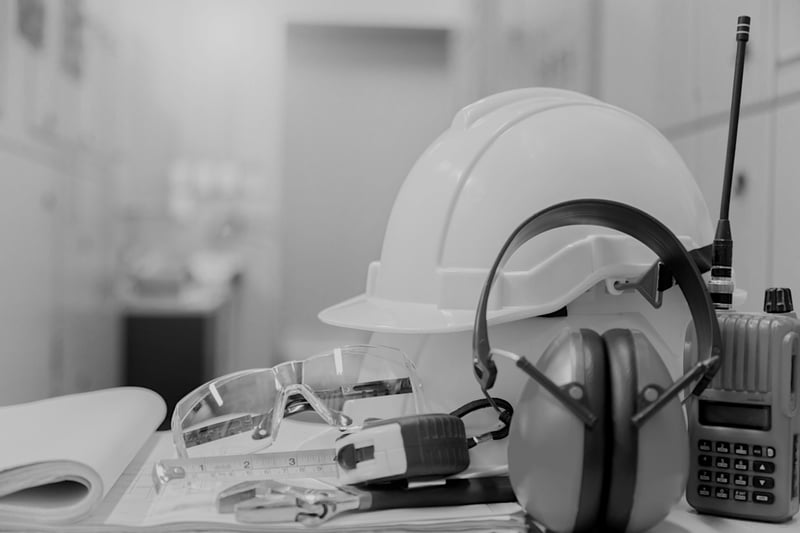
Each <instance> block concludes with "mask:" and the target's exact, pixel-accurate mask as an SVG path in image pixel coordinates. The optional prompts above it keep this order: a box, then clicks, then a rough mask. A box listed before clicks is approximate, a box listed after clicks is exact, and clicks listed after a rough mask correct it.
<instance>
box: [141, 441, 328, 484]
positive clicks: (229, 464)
mask: <svg viewBox="0 0 800 533" xmlns="http://www.w3.org/2000/svg"><path fill="white" fill-rule="evenodd" d="M253 477H265V478H278V479H281V478H283V479H287V478H298V477H314V478H337V477H338V469H337V467H336V450H335V449H333V448H326V449H319V450H299V451H296V452H273V453H260V454H249V455H227V456H214V457H193V458H189V459H162V460H161V461H159V462H158V463H156V464H155V465H154V467H153V483H154V485H155V487H156V491H159V490H160V489H161V488H163V486H164V485H166V484H167V483H169V482H170V481H174V480H178V479H185V480H190V481H191V480H192V479H201V478H211V479H216V478H227V479H237V478H242V479H251V478H253Z"/></svg>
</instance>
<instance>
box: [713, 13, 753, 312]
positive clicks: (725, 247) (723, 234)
mask: <svg viewBox="0 0 800 533" xmlns="http://www.w3.org/2000/svg"><path fill="white" fill-rule="evenodd" d="M749 38H750V17H747V16H741V17H739V20H738V21H737V23H736V66H735V68H734V72H733V94H732V95H731V114H730V122H729V123H728V148H727V152H726V154H725V171H724V180H723V183H722V201H721V202H720V208H719V220H718V221H717V231H716V234H715V235H714V243H713V244H712V245H711V280H710V282H709V292H710V293H711V301H712V302H713V303H714V308H716V309H730V308H731V307H732V306H733V289H734V283H733V236H732V234H731V222H730V218H729V215H730V206H731V184H732V182H733V162H734V159H735V157H736V136H737V133H738V130H739V108H740V107H741V103H742V77H743V75H744V60H745V48H746V46H747V41H748V40H749Z"/></svg>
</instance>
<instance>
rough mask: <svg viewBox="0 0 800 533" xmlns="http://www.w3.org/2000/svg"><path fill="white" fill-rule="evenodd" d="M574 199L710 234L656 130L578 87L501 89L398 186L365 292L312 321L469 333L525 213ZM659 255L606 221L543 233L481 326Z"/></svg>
mask: <svg viewBox="0 0 800 533" xmlns="http://www.w3.org/2000/svg"><path fill="white" fill-rule="evenodd" d="M576 198H604V199H611V200H617V201H620V202H624V203H627V204H630V205H633V206H635V207H638V208H640V209H642V210H644V211H645V212H647V213H649V214H651V215H653V216H654V217H655V218H657V219H658V220H660V221H661V222H663V223H664V224H665V225H666V226H667V227H669V228H670V229H671V230H672V231H673V232H674V233H675V234H676V235H677V236H678V237H679V239H680V240H681V242H682V243H683V244H684V246H685V247H686V248H687V249H690V250H691V249H695V248H699V247H701V246H704V245H707V244H709V243H711V241H712V239H713V228H712V224H711V219H710V217H709V213H708V208H707V206H706V204H705V201H704V199H703V196H702V194H701V192H700V190H699V188H698V186H697V184H696V182H695V180H694V179H693V177H692V175H691V174H690V172H689V170H688V169H687V168H686V165H685V164H684V163H683V161H682V159H681V158H680V156H679V155H678V153H677V152H676V151H675V149H674V148H673V147H672V145H671V144H670V143H669V142H668V141H667V140H666V139H665V138H664V137H663V136H662V135H661V134H660V133H659V132H658V130H656V129H655V128H654V127H653V126H651V125H650V124H648V123H647V122H645V121H643V120H642V119H640V118H638V117H637V116H635V115H633V114H631V113H628V112H626V111H623V110H621V109H619V108H617V107H614V106H611V105H609V104H606V103H603V102H601V101H598V100H596V99H594V98H590V97H588V96H584V95H581V94H578V93H575V92H570V91H564V90H558V89H544V88H533V89H520V90H515V91H509V92H504V93H500V94H496V95H494V96H490V97H488V98H485V99H483V100H480V101H478V102H476V103H474V104H472V105H469V106H467V107H466V108H464V109H462V110H461V111H460V112H459V113H458V114H457V115H456V117H455V119H454V120H453V123H452V125H451V126H450V128H449V129H448V130H447V131H445V132H444V133H443V134H442V135H441V136H440V137H439V138H438V139H437V140H436V141H435V142H434V143H433V144H432V145H431V146H430V147H429V148H428V149H427V150H426V151H425V152H424V153H423V154H422V156H421V157H420V159H419V160H418V161H417V162H416V164H415V165H414V167H413V168H412V169H411V172H410V173H409V175H408V177H407V178H406V180H405V182H404V183H403V186H402V188H401V189H400V192H399V193H398V195H397V198H396V200H395V203H394V207H393V209H392V212H391V216H390V218H389V222H388V225H387V229H386V234H385V236H384V241H383V249H382V252H381V257H380V260H379V261H375V262H373V263H371V264H370V265H369V270H368V273H367V288H366V292H365V293H364V294H362V295H360V296H356V297H355V298H352V299H350V300H347V301H345V302H342V303H339V304H337V305H334V306H332V307H329V308H328V309H325V310H323V311H322V312H321V313H320V315H319V318H320V319H321V320H322V321H323V322H326V323H328V324H332V325H335V326H342V327H347V328H354V329H361V330H367V331H373V332H382V333H444V332H454V331H464V330H469V329H471V328H472V327H473V323H474V312H475V306H476V303H477V300H478V296H479V294H480V290H481V287H482V285H483V283H484V281H485V279H486V276H487V273H488V270H489V267H490V264H491V262H492V261H493V260H494V258H495V257H496V255H497V252H498V250H499V248H500V246H501V245H502V244H503V242H504V241H505V239H506V238H507V237H508V235H509V234H510V233H511V232H512V231H513V230H514V228H516V227H517V226H518V225H519V224H520V223H521V222H522V221H523V220H525V219H526V218H527V217H529V216H530V215H532V214H533V213H535V212H537V211H539V210H541V209H543V208H545V207H548V206H550V205H552V204H555V203H558V202H562V201H565V200H570V199H576ZM654 260H655V255H654V254H652V252H650V251H649V250H648V249H647V248H645V247H644V245H642V244H641V243H639V242H637V241H635V240H633V239H632V238H630V237H627V236H623V235H622V234H619V233H617V232H614V231H612V230H607V229H603V228H599V227H589V226H576V227H570V228H559V229H556V230H553V231H550V232H547V233H546V234H543V235H541V236H539V237H537V238H536V239H534V240H532V241H531V242H529V243H526V244H525V245H524V246H523V247H522V248H521V249H520V250H519V251H518V252H517V253H516V254H515V256H514V257H513V258H512V260H511V261H510V262H509V263H508V265H507V266H506V268H505V272H504V273H502V274H501V275H500V276H499V277H498V281H497V285H496V289H495V292H494V293H493V297H494V298H493V301H492V307H491V309H490V311H489V313H488V317H489V322H490V324H491V323H499V322H507V321H511V320H517V319H520V318H526V317H532V316H540V315H544V314H547V313H551V312H553V311H556V310H558V309H561V308H562V307H564V306H565V305H566V304H568V303H570V302H572V301H573V300H575V299H576V298H577V297H578V296H580V295H581V294H582V293H584V292H585V291H587V290H588V289H590V288H591V287H592V286H594V285H596V284H597V283H598V282H600V281H603V280H615V279H631V278H635V277H638V276H639V275H640V274H641V273H643V272H644V271H645V270H646V269H647V268H648V267H649V266H651V265H652V263H653V261H654Z"/></svg>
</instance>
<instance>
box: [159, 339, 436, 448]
mask: <svg viewBox="0 0 800 533" xmlns="http://www.w3.org/2000/svg"><path fill="white" fill-rule="evenodd" d="M424 409H425V403H424V397H423V395H422V387H421V384H420V381H419V379H418V378H417V374H416V370H415V369H414V365H413V364H412V363H411V361H410V360H409V359H408V358H407V357H406V356H405V354H404V353H403V352H401V351H400V350H396V349H394V348H389V347H386V346H371V345H353V346H344V347H341V348H336V349H334V350H332V351H330V352H328V353H323V354H320V355H315V356H312V357H310V358H308V359H305V360H301V361H288V362H286V363H281V364H279V365H277V366H274V367H272V368H256V369H250V370H242V371H240V372H234V373H232V374H228V375H225V376H221V377H218V378H215V379H213V380H211V381H209V382H208V383H206V384H204V385H202V386H200V387H198V388H197V389H195V390H194V391H192V392H191V393H189V394H187V395H186V396H185V397H184V398H183V399H182V400H181V401H180V402H179V403H178V405H176V407H175V410H174V411H173V414H172V437H173V441H174V443H175V447H176V449H177V451H178V455H179V456H180V457H183V458H190V457H208V456H215V455H236V454H248V453H256V452H258V451H260V450H263V449H265V448H267V447H269V446H270V445H271V444H272V443H273V442H274V441H275V439H276V438H277V436H278V429H279V427H280V425H281V421H283V420H284V419H286V418H287V417H291V418H292V419H293V420H301V421H303V422H311V423H315V422H316V423H324V424H328V425H329V426H333V427H336V428H338V429H340V430H345V429H353V428H356V427H359V426H361V425H362V424H363V423H364V421H366V420H368V419H376V418H377V419H383V418H390V417H396V416H404V415H409V414H417V413H420V412H424Z"/></svg>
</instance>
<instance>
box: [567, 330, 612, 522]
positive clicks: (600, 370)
mask: <svg viewBox="0 0 800 533" xmlns="http://www.w3.org/2000/svg"><path fill="white" fill-rule="evenodd" d="M580 335H581V340H582V346H583V376H584V383H583V392H584V395H585V397H586V402H587V403H588V405H589V406H590V407H591V409H592V410H593V412H594V413H595V414H596V415H597V422H596V423H595V425H594V427H592V428H586V430H585V431H584V434H583V473H582V476H581V478H582V479H581V490H580V500H579V502H578V514H577V516H576V517H575V526H574V529H575V531H590V530H591V529H592V528H594V527H596V526H597V523H598V519H600V517H601V515H602V513H603V511H604V507H605V501H604V500H605V496H604V493H605V491H606V487H605V486H604V485H605V480H606V476H607V472H606V471H607V467H608V465H607V463H608V461H607V460H606V456H607V455H608V438H607V436H608V430H609V428H610V427H611V422H612V420H611V417H610V416H608V407H609V406H608V400H609V398H608V385H607V382H608V358H607V356H606V347H605V343H604V341H603V339H602V337H601V336H600V335H599V334H598V333H597V332H596V331H593V330H591V329H581V330H580Z"/></svg>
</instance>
